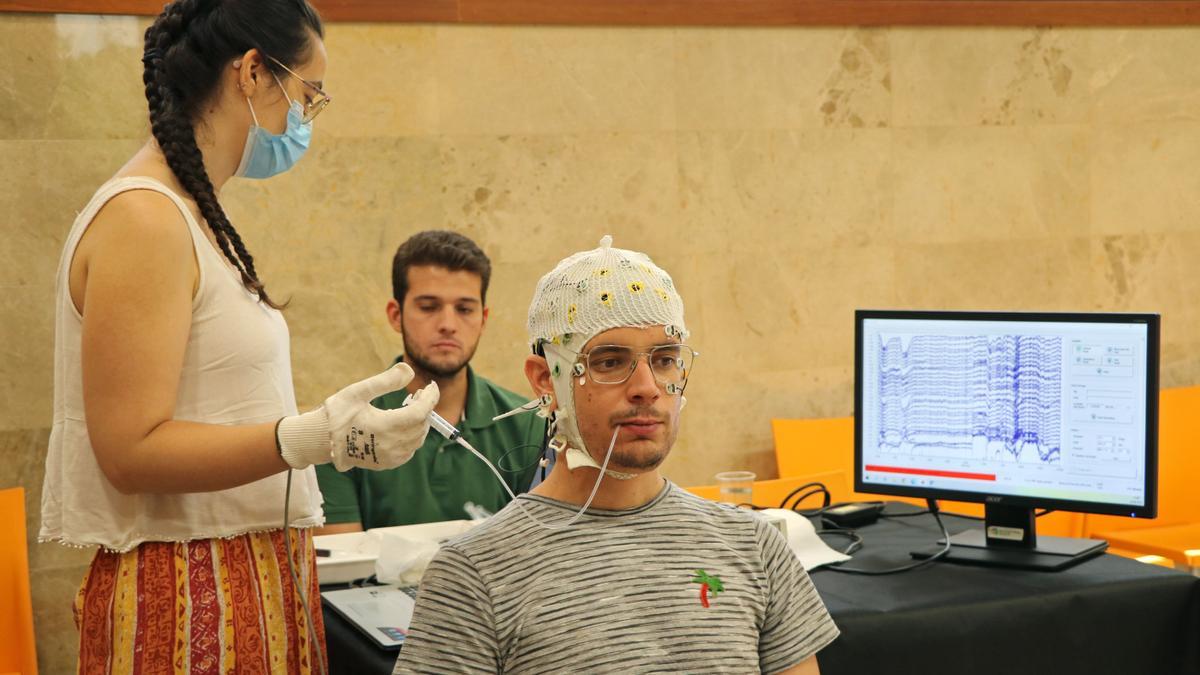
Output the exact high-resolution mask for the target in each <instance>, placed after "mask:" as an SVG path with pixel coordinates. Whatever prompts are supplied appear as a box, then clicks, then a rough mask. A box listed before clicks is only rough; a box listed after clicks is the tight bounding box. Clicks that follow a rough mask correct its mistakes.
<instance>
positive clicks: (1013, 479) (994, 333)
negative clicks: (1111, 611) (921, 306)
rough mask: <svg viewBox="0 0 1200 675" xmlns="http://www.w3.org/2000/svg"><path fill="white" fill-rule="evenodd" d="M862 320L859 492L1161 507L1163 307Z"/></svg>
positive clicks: (875, 314)
mask: <svg viewBox="0 0 1200 675" xmlns="http://www.w3.org/2000/svg"><path fill="white" fill-rule="evenodd" d="M855 324H856V330H855V334H856V359H855V361H856V363H855V365H856V368H855V399H856V400H855V474H856V475H855V489H856V490H857V491H859V492H873V493H877V494H886V495H899V496H910V497H919V498H934V499H952V500H958V501H971V502H983V503H987V504H997V505H999V504H1004V505H1013V506H1029V507H1038V508H1049V509H1058V510H1069V511H1083V512H1089V513H1108V514H1118V515H1126V516H1133V517H1154V514H1155V506H1156V488H1157V446H1158V435H1157V434H1158V424H1157V422H1158V335H1159V333H1158V329H1159V325H1158V316H1157V315H1152V314H1033V313H1015V312H925V311H866V310H860V311H858V312H856V314H855Z"/></svg>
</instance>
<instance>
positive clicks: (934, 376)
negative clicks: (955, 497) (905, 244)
mask: <svg viewBox="0 0 1200 675" xmlns="http://www.w3.org/2000/svg"><path fill="white" fill-rule="evenodd" d="M877 357H878V358H877V359H876V361H875V362H876V364H877V367H878V369H879V370H878V379H877V382H878V386H879V392H878V393H879V396H878V397H877V398H876V401H877V410H876V413H877V417H876V419H877V420H879V422H880V427H879V429H878V434H879V445H878V448H879V449H880V450H882V451H884V452H905V453H911V454H914V455H922V456H944V457H954V458H963V459H984V460H993V461H1018V462H1041V463H1046V464H1050V463H1057V462H1059V461H1060V460H1061V457H1062V451H1061V447H1062V441H1061V438H1060V437H1061V435H1062V432H1061V429H1062V375H1063V373H1062V370H1063V367H1062V338H1061V337H1053V336H1049V337H1048V336H1037V335H917V336H913V337H904V338H901V337H898V336H891V337H886V338H885V337H883V336H880V338H879V343H878V354H877Z"/></svg>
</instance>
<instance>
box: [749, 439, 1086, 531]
mask: <svg viewBox="0 0 1200 675" xmlns="http://www.w3.org/2000/svg"><path fill="white" fill-rule="evenodd" d="M771 431H772V433H773V435H774V437H775V464H776V466H777V467H778V469H779V475H780V477H787V476H803V475H809V474H815V473H822V472H826V473H827V472H831V471H837V472H841V473H842V474H843V475H845V476H847V477H849V480H848V485H849V486H851V489H850V490H849V491H848V492H847V494H846V496H845V497H840V498H839V500H841V501H872V500H879V499H887V500H895V501H901V502H908V503H911V504H918V505H924V504H925V500H923V499H913V498H909V497H892V496H880V495H875V494H867V493H861V492H855V491H854V490H853V489H852V486H853V484H854V482H853V479H852V477H853V476H854V418H853V417H836V418H830V419H796V420H792V419H773V420H771ZM941 507H942V510H944V511H946V512H949V513H961V514H963V515H967V516H977V517H982V516H983V505H982V504H974V503H966V502H949V501H944V502H942V503H941ZM1084 523H1085V519H1084V517H1083V515H1081V514H1078V513H1051V514H1048V515H1046V516H1044V517H1042V518H1039V519H1038V523H1037V530H1038V533H1039V534H1048V535H1057V536H1062V537H1078V536H1081V535H1082V534H1083V532H1084Z"/></svg>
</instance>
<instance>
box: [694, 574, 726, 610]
mask: <svg viewBox="0 0 1200 675" xmlns="http://www.w3.org/2000/svg"><path fill="white" fill-rule="evenodd" d="M692 583H693V584H700V604H701V605H702V606H704V607H706V608H707V607H708V594H709V593H710V592H711V593H712V597H713V598H716V597H717V594H718V593H720V592H722V591H724V590H725V584H723V583H721V578H720V577H718V576H716V575H713V574H709V573H708V572H705V571H704V570H696V576H694V577H692Z"/></svg>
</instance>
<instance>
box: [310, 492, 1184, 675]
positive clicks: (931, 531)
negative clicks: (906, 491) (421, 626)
mask: <svg viewBox="0 0 1200 675" xmlns="http://www.w3.org/2000/svg"><path fill="white" fill-rule="evenodd" d="M893 508H895V509H896V510H897V511H899V510H902V509H903V508H904V507H902V506H896V507H893ZM943 518H944V520H945V522H946V526H947V527H948V528H949V530H950V532H951V533H955V532H958V531H960V530H964V529H966V528H968V527H978V526H979V523H978V522H977V521H970V520H966V519H962V518H955V517H953V516H944V517H943ZM859 533H860V534H861V535H862V537H863V539H864V543H865V545H864V547H863V548H862V550H860V551H859V552H858V553H856V554H855V556H854V561H853V563H852V564H853V565H854V566H856V567H873V568H885V567H893V566H898V565H902V564H907V563H909V562H912V560H911V558H909V556H908V552H909V551H911V550H914V549H921V548H929V547H930V546H932V545H933V544H934V543H935V542H936V540H937V539H938V538H939V537H940V530H938V529H937V526H936V524H935V523H934V521H933V519H932V518H931V517H929V516H919V517H915V518H904V519H887V520H881V521H880V522H878V523H876V524H874V525H870V526H868V527H864V528H862V529H861V530H859ZM829 542H830V544H831V545H834V546H840V545H844V541H842V540H838V539H834V538H830V539H829ZM848 564H850V563H848ZM812 578H813V583H814V584H815V585H816V587H817V590H819V591H820V593H821V597H822V598H823V599H824V600H825V605H826V607H828V608H829V612H830V614H831V615H832V616H833V618H834V620H835V621H836V622H837V624H838V627H839V628H840V629H841V631H842V635H841V637H839V638H838V639H837V640H835V641H834V642H833V644H831V645H830V646H829V647H827V648H826V649H824V650H823V651H822V652H821V653H820V655H819V661H820V665H821V674H822V675H862V674H866V673H887V674H888V675H899V674H904V673H913V674H914V675H941V674H945V675H951V674H953V675H962V674H970V675H991V674H995V675H1000V674H1004V675H1011V674H1013V673H1022V674H1030V675H1041V674H1046V675H1070V674H1072V673H1080V674H1087V675H1106V674H1109V673H1111V674H1113V675H1160V674H1161V675H1200V579H1198V578H1196V577H1193V576H1190V575H1187V574H1184V573H1181V572H1176V571H1173V570H1168V569H1164V568H1161V567H1155V566H1152V565H1145V564H1142V563H1139V562H1136V561H1133V560H1128V559H1126V558H1120V557H1117V556H1112V555H1103V556H1100V557H1098V558H1094V559H1092V560H1089V561H1086V562H1083V563H1080V564H1079V565H1077V566H1075V567H1072V568H1070V569H1067V570H1064V571H1061V572H1030V571H1022V570H1006V569H996V568H987V567H970V566H965V565H954V564H949V563H933V564H931V565H928V566H926V567H924V568H920V569H917V570H913V571H910V572H904V573H902V574H896V575H889V576H879V577H864V576H857V575H855V576H851V575H846V574H839V573H836V572H833V571H830V570H816V571H814V572H813V573H812ZM325 632H326V641H327V645H328V650H329V659H330V673H331V674H337V673H354V674H356V675H357V674H370V673H390V672H391V669H392V665H393V664H394V663H395V660H396V654H397V653H396V652H385V651H383V650H381V649H379V648H377V647H376V646H375V644H374V643H372V642H370V641H369V640H368V639H367V638H366V637H365V636H364V635H362V634H361V633H359V632H358V630H357V629H355V628H354V627H353V626H352V625H350V624H349V623H347V622H346V621H345V620H344V619H342V618H341V617H340V616H338V615H337V614H336V613H334V612H333V611H332V610H330V609H328V608H326V609H325Z"/></svg>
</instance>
